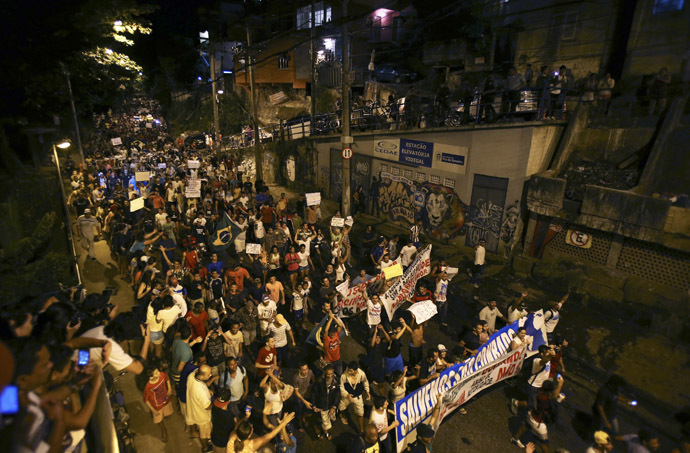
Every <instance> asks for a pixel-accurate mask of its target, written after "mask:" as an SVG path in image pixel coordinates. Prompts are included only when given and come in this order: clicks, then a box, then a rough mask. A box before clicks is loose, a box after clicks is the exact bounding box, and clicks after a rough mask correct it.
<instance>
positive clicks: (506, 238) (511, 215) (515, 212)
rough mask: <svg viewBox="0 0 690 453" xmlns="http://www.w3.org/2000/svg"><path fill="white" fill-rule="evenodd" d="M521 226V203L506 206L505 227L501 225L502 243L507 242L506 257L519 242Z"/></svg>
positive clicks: (516, 201)
mask: <svg viewBox="0 0 690 453" xmlns="http://www.w3.org/2000/svg"><path fill="white" fill-rule="evenodd" d="M519 225H520V202H519V201H518V200H515V201H514V202H513V203H511V204H510V205H508V206H506V209H505V215H504V217H503V225H501V241H503V242H505V244H506V248H505V252H506V255H509V254H510V252H511V250H512V249H513V247H514V246H515V243H516V242H517V240H518V236H519V234H518V228H519Z"/></svg>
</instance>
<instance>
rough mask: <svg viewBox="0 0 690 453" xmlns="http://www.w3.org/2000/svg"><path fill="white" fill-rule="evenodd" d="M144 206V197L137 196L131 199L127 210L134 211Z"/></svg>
mask: <svg viewBox="0 0 690 453" xmlns="http://www.w3.org/2000/svg"><path fill="white" fill-rule="evenodd" d="M143 208H144V199H143V198H137V199H136V200H132V201H131V202H130V203H129V212H134V211H138V210H139V209H143Z"/></svg>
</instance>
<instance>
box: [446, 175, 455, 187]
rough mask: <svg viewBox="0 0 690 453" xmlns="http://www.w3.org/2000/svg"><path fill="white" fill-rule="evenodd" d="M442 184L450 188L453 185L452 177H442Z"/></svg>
mask: <svg viewBox="0 0 690 453" xmlns="http://www.w3.org/2000/svg"><path fill="white" fill-rule="evenodd" d="M443 185H444V186H446V187H450V188H451V189H452V188H454V187H455V180H454V179H452V178H443Z"/></svg>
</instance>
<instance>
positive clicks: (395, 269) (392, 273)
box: [383, 263, 403, 280]
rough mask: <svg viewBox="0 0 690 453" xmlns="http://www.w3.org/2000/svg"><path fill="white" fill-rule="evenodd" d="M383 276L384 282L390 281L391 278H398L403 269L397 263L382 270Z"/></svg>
mask: <svg viewBox="0 0 690 453" xmlns="http://www.w3.org/2000/svg"><path fill="white" fill-rule="evenodd" d="M383 274H384V275H385V276H386V280H390V279H391V278H395V277H400V276H401V275H402V274H403V268H402V266H401V265H400V263H397V264H394V265H392V266H389V267H386V268H385V269H383Z"/></svg>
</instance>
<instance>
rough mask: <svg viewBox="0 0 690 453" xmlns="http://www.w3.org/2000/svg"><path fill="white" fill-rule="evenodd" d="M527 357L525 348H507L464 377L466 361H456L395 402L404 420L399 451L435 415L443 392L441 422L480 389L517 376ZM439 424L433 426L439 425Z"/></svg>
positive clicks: (400, 420) (400, 418)
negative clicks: (487, 363) (489, 363)
mask: <svg viewBox="0 0 690 453" xmlns="http://www.w3.org/2000/svg"><path fill="white" fill-rule="evenodd" d="M525 357H526V349H525V348H522V349H518V350H515V351H506V352H505V353H504V354H503V355H501V356H500V357H498V358H497V359H496V360H495V361H494V362H493V363H492V364H491V365H489V366H487V367H486V368H484V369H482V370H479V371H476V372H474V373H472V374H471V375H469V376H464V377H463V376H462V374H461V373H460V372H459V369H460V368H462V367H463V364H462V363H460V364H457V365H452V366H451V367H449V368H447V369H445V370H444V371H443V372H441V375H440V376H439V377H438V378H436V379H434V380H433V381H431V382H429V383H427V384H426V385H424V386H422V387H420V388H419V389H418V390H416V391H414V392H412V393H410V394H409V395H407V396H406V397H405V398H403V399H402V400H400V401H398V402H397V403H395V418H396V420H398V422H399V423H400V424H399V425H398V427H397V429H396V435H397V440H398V446H397V451H398V453H400V452H402V451H403V450H404V449H405V447H406V446H407V445H408V444H410V443H412V442H414V441H415V439H416V438H417V433H416V428H417V426H419V425H420V424H422V423H424V422H425V421H427V419H428V418H429V417H431V414H432V412H433V409H434V406H435V405H436V398H437V395H438V394H439V393H441V394H442V395H443V399H442V400H441V403H440V404H441V406H440V408H439V417H438V420H437V423H438V425H440V424H441V422H442V421H443V419H444V418H445V417H447V416H448V415H450V414H451V413H452V412H453V411H454V410H455V409H457V408H458V407H460V406H462V405H463V404H465V403H466V402H467V401H469V400H470V398H472V397H473V396H474V395H476V394H477V393H479V392H481V391H482V390H484V389H487V388H489V387H491V386H492V385H494V384H496V383H498V382H501V381H503V380H504V379H508V378H511V377H513V376H517V375H518V373H519V372H520V369H521V368H522V363H523V361H524V360H525ZM438 425H436V426H432V428H433V429H437V428H438Z"/></svg>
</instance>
